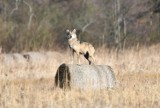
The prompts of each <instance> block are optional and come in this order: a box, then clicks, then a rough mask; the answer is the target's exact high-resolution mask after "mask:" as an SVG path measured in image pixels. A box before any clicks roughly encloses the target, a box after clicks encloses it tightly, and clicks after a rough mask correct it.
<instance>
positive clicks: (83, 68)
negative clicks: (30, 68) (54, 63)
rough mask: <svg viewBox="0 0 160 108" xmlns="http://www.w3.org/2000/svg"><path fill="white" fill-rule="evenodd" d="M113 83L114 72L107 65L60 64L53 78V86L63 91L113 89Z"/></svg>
mask: <svg viewBox="0 0 160 108" xmlns="http://www.w3.org/2000/svg"><path fill="white" fill-rule="evenodd" d="M115 81H116V80H115V75H114V72H113V70H112V68H111V67H110V66H107V65H77V64H72V65H71V64H62V65H60V66H59V68H58V70H57V72H56V76H55V85H56V86H57V87H60V88H64V89H66V88H71V89H106V88H113V87H114V86H115Z"/></svg>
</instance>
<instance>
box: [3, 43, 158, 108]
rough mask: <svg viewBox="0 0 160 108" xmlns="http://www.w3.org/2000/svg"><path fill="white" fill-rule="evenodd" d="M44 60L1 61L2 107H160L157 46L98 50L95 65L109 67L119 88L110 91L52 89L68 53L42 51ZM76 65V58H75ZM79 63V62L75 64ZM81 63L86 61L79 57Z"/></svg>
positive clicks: (68, 60) (68, 57)
mask: <svg viewBox="0 0 160 108" xmlns="http://www.w3.org/2000/svg"><path fill="white" fill-rule="evenodd" d="M43 53H45V55H46V59H44V60H43V59H42V60H32V61H30V62H24V63H22V62H18V60H16V59H15V58H14V59H13V62H11V63H10V62H5V60H4V57H5V56H6V54H1V62H0V107H1V108H62V107H65V108H66V107H73V108H75V107H78V108H81V107H96V108H103V107H104V108H106V107H111V108H112V107H113V108H117V107H118V108H137V107H140V108H158V107H160V55H159V54H160V45H159V44H158V45H153V46H150V47H135V48H131V49H127V50H123V51H121V52H120V53H119V54H118V55H117V54H116V53H115V51H114V50H113V51H109V50H108V49H103V48H100V49H97V51H96V54H95V56H96V64H104V65H110V66H111V67H112V68H113V70H114V71H115V74H116V77H117V81H118V86H117V87H116V88H114V89H112V90H97V91H90V90H88V91H80V90H79V91H75V90H71V91H63V90H61V89H58V88H54V75H55V72H56V69H57V68H58V66H59V65H60V64H62V63H70V54H69V51H64V52H63V53H58V52H43ZM75 62H77V59H75ZM77 63H78V62H77ZM81 63H85V64H87V63H88V62H87V61H86V60H84V59H83V57H81Z"/></svg>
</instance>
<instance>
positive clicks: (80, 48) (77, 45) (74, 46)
mask: <svg viewBox="0 0 160 108" xmlns="http://www.w3.org/2000/svg"><path fill="white" fill-rule="evenodd" d="M66 33H67V37H68V44H69V47H70V49H71V51H72V57H73V59H74V53H76V54H77V56H78V59H79V57H80V54H81V55H83V56H84V57H85V58H86V59H87V60H88V62H89V65H91V63H94V62H95V58H94V53H95V49H94V47H93V45H91V44H90V43H87V42H80V41H79V40H78V39H77V34H76V29H73V31H70V30H69V29H67V30H66ZM91 59H92V60H91ZM79 63H80V60H79Z"/></svg>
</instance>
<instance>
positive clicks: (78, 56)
mask: <svg viewBox="0 0 160 108" xmlns="http://www.w3.org/2000/svg"><path fill="white" fill-rule="evenodd" d="M77 58H78V64H80V63H81V61H80V55H79V53H78V52H77Z"/></svg>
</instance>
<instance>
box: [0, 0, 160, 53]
mask: <svg viewBox="0 0 160 108" xmlns="http://www.w3.org/2000/svg"><path fill="white" fill-rule="evenodd" d="M0 25H1V26H0V46H1V47H2V48H3V51H4V52H21V51H30V50H40V49H44V50H59V49H66V48H67V47H68V44H67V38H66V34H65V30H66V29H71V30H72V29H74V28H76V29H77V35H78V39H79V40H81V41H87V42H90V43H92V44H93V45H94V46H95V47H107V48H118V49H123V48H130V47H132V46H136V45H151V44H156V43H158V42H160V0H1V1H0Z"/></svg>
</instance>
